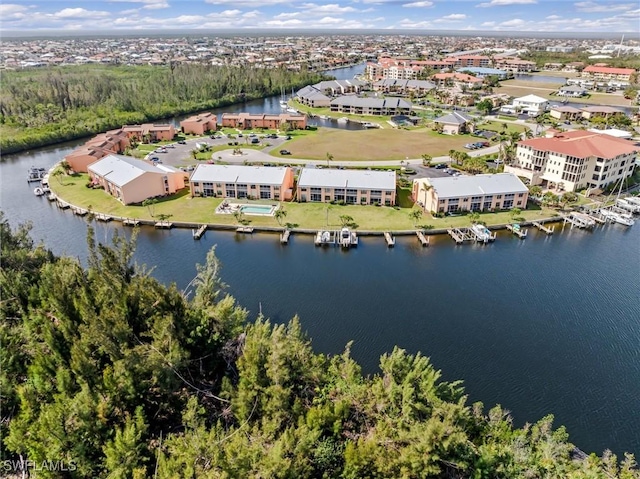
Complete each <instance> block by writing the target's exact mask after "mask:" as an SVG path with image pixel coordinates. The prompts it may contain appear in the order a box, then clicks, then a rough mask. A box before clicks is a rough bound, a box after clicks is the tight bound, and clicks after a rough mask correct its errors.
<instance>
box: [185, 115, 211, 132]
mask: <svg viewBox="0 0 640 479" xmlns="http://www.w3.org/2000/svg"><path fill="white" fill-rule="evenodd" d="M217 123H218V118H217V117H216V116H215V115H214V114H213V113H209V112H207V113H199V114H197V115H193V116H190V117H189V118H187V119H186V120H182V121H181V122H180V129H181V130H182V132H183V133H188V134H191V135H204V134H205V133H206V132H207V131H215V130H216V128H217V127H218V125H217Z"/></svg>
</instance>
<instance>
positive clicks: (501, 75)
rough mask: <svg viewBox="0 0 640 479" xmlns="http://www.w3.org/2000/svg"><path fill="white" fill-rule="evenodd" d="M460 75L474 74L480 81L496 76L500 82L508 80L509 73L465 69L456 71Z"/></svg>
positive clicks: (495, 69) (487, 69)
mask: <svg viewBox="0 0 640 479" xmlns="http://www.w3.org/2000/svg"><path fill="white" fill-rule="evenodd" d="M456 71H457V72H458V73H472V74H474V75H475V76H476V77H478V78H480V79H484V78H486V77H488V76H496V77H498V80H506V79H507V76H508V72H506V71H505V70H498V69H497V68H486V67H464V68H458V69H457V70H456Z"/></svg>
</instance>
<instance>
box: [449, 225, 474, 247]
mask: <svg viewBox="0 0 640 479" xmlns="http://www.w3.org/2000/svg"><path fill="white" fill-rule="evenodd" d="M447 233H448V234H449V236H451V237H452V238H453V241H455V242H456V244H462V243H464V242H465V241H475V239H476V237H475V235H474V234H473V233H472V232H470V231H469V229H468V228H452V229H448V230H447Z"/></svg>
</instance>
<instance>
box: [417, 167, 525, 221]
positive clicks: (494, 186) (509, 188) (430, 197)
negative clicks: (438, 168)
mask: <svg viewBox="0 0 640 479" xmlns="http://www.w3.org/2000/svg"><path fill="white" fill-rule="evenodd" d="M411 196H412V198H413V200H414V201H416V202H417V203H418V204H420V205H421V206H422V208H423V209H424V210H425V211H427V212H434V213H452V212H456V211H495V210H508V209H511V208H523V209H524V208H526V206H527V198H528V196H529V190H528V189H527V187H526V186H525V185H524V183H522V181H520V179H519V178H518V177H517V176H516V175H513V174H510V173H496V174H488V175H475V176H454V177H446V178H417V179H415V180H414V181H413V188H412V191H411Z"/></svg>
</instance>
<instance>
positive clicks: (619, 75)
mask: <svg viewBox="0 0 640 479" xmlns="http://www.w3.org/2000/svg"><path fill="white" fill-rule="evenodd" d="M634 73H636V71H635V70H634V69H633V68H613V67H608V66H606V65H601V64H596V65H589V66H587V67H585V69H584V70H582V77H583V78H590V79H593V80H596V81H606V80H618V81H621V82H627V83H628V82H629V81H630V80H631V76H632V75H633V74H634Z"/></svg>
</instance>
